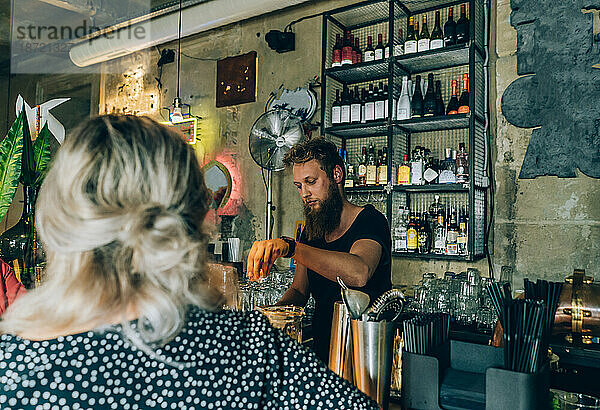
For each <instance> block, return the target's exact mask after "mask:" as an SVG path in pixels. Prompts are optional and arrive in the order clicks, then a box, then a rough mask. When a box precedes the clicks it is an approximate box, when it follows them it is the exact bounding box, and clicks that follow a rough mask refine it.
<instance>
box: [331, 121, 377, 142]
mask: <svg viewBox="0 0 600 410" xmlns="http://www.w3.org/2000/svg"><path fill="white" fill-rule="evenodd" d="M388 127H389V124H388V121H387V120H379V121H374V122H371V123H368V124H344V125H334V126H333V127H327V128H325V132H326V133H327V134H331V135H335V136H336V137H344V138H362V137H376V136H378V135H386V134H387V132H388Z"/></svg>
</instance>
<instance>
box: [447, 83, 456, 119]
mask: <svg viewBox="0 0 600 410" xmlns="http://www.w3.org/2000/svg"><path fill="white" fill-rule="evenodd" d="M457 88H458V84H457V82H456V80H452V97H450V101H448V106H447V107H446V114H448V115H453V114H458V98H456V93H457Z"/></svg>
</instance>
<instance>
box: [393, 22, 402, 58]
mask: <svg viewBox="0 0 600 410" xmlns="http://www.w3.org/2000/svg"><path fill="white" fill-rule="evenodd" d="M403 54H404V37H402V29H399V30H398V40H396V44H394V57H398V56H401V55H403Z"/></svg>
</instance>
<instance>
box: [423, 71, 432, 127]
mask: <svg viewBox="0 0 600 410" xmlns="http://www.w3.org/2000/svg"><path fill="white" fill-rule="evenodd" d="M423 115H424V116H425V117H431V116H433V115H435V93H434V90H433V74H432V73H429V74H428V75H427V92H426V93H425V98H424V99H423Z"/></svg>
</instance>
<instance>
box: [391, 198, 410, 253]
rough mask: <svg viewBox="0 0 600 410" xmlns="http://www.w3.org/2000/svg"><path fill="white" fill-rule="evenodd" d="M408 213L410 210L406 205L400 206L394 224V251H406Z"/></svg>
mask: <svg viewBox="0 0 600 410" xmlns="http://www.w3.org/2000/svg"><path fill="white" fill-rule="evenodd" d="M408 214H409V210H408V209H406V208H405V207H404V206H400V208H399V209H398V217H397V218H396V223H395V226H394V252H406V234H407V228H408V227H407V225H408V222H409V221H408Z"/></svg>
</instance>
